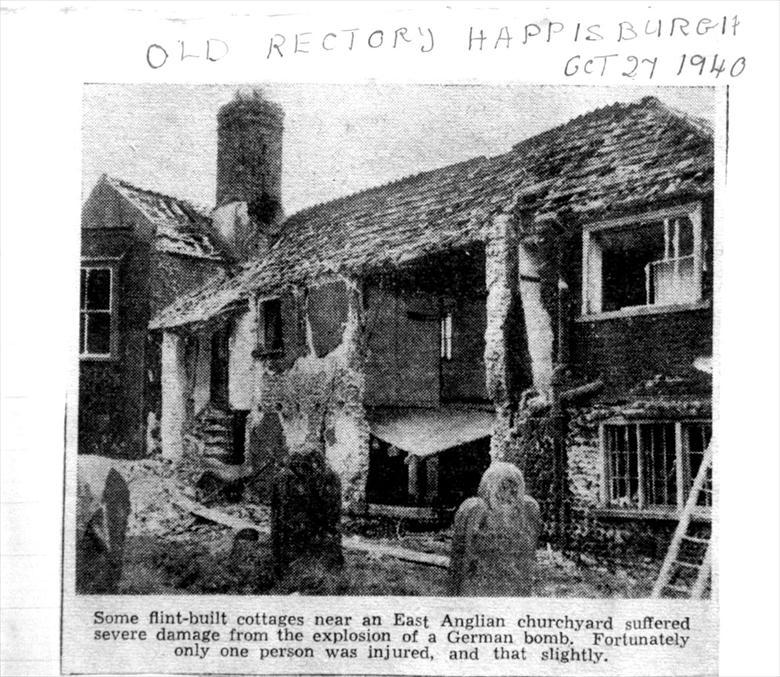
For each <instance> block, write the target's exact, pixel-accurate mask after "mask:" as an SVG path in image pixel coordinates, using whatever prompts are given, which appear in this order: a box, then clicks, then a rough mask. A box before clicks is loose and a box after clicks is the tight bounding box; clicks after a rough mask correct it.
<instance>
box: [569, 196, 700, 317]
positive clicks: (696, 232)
mask: <svg viewBox="0 0 780 677" xmlns="http://www.w3.org/2000/svg"><path fill="white" fill-rule="evenodd" d="M582 257H583V266H582V269H583V286H582V306H583V315H595V314H599V313H611V312H616V311H617V312H619V311H625V312H626V313H630V312H631V311H632V310H634V309H637V308H643V307H644V308H646V307H653V306H654V307H671V306H686V305H691V304H696V303H699V302H700V301H701V299H702V284H701V281H702V275H701V273H702V270H703V256H702V225H701V211H700V208H699V206H698V205H688V206H684V207H678V208H673V209H667V210H663V211H659V212H655V213H650V214H646V215H642V216H639V217H634V218H630V219H619V220H614V221H607V222H603V223H597V224H592V225H589V226H586V227H585V229H584V230H583V248H582Z"/></svg>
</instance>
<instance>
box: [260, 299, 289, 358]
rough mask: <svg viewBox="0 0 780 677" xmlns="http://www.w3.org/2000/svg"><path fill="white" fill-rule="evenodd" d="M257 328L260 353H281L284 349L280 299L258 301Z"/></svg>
mask: <svg viewBox="0 0 780 677" xmlns="http://www.w3.org/2000/svg"><path fill="white" fill-rule="evenodd" d="M259 328H260V331H259V337H258V338H259V344H260V345H259V346H258V348H259V350H260V353H281V352H282V351H283V350H284V340H283V338H284V337H283V333H282V301H281V299H267V300H265V301H261V302H260V327H259Z"/></svg>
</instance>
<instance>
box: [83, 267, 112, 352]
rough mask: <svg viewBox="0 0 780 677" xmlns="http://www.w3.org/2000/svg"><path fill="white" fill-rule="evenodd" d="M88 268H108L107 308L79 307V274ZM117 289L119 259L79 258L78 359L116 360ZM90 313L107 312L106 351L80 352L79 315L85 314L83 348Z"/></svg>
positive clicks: (85, 343) (85, 342) (85, 341)
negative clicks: (91, 308) (107, 345)
mask: <svg viewBox="0 0 780 677" xmlns="http://www.w3.org/2000/svg"><path fill="white" fill-rule="evenodd" d="M90 270H108V272H109V293H108V310H88V309H86V308H82V307H81V303H82V299H81V274H82V272H84V271H90ZM118 289H119V261H118V259H109V258H85V257H83V258H82V259H81V267H80V269H79V360H81V361H85V362H110V361H113V360H116V359H117V358H118V356H119V331H118V310H119V303H118V301H117V291H118ZM90 313H107V314H108V315H109V339H108V344H109V348H108V352H107V353H88V352H82V335H81V317H82V316H87V318H86V322H85V330H84V341H83V343H84V348H86V345H87V335H88V332H89V320H88V316H89V314H90Z"/></svg>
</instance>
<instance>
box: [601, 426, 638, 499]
mask: <svg viewBox="0 0 780 677" xmlns="http://www.w3.org/2000/svg"><path fill="white" fill-rule="evenodd" d="M605 438H606V444H607V450H606V451H607V461H608V467H609V476H610V486H609V499H610V503H611V504H612V505H613V506H616V507H621V508H636V507H638V506H639V466H638V455H637V448H636V429H635V426H633V425H622V426H618V425H609V426H605Z"/></svg>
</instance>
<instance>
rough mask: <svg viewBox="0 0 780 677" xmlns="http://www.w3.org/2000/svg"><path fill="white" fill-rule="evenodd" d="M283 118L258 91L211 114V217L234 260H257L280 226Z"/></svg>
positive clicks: (278, 108)
mask: <svg viewBox="0 0 780 677" xmlns="http://www.w3.org/2000/svg"><path fill="white" fill-rule="evenodd" d="M283 120H284V112H283V111H282V108H281V106H279V105H278V104H276V103H273V102H272V101H269V100H268V99H266V98H265V97H264V96H263V95H262V94H261V93H260V92H259V91H257V90H254V91H252V92H250V93H248V94H246V93H242V92H237V93H236V96H235V98H234V99H233V100H232V101H231V102H230V103H227V104H225V105H224V106H222V108H220V109H219V112H218V113H217V206H216V209H215V210H214V213H213V214H212V216H213V219H214V222H215V225H216V226H217V227H218V228H219V230H220V232H221V233H222V235H223V237H225V239H226V240H228V242H229V243H230V244H232V245H233V247H234V248H235V252H236V254H237V255H238V257H239V258H240V259H248V258H251V257H253V256H258V255H262V254H263V253H264V251H265V250H266V249H267V248H268V247H269V246H270V245H271V244H272V243H273V240H274V239H275V237H276V236H277V235H278V232H279V224H280V223H281V220H282V133H283Z"/></svg>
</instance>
